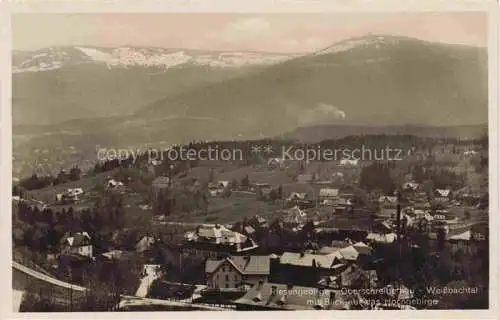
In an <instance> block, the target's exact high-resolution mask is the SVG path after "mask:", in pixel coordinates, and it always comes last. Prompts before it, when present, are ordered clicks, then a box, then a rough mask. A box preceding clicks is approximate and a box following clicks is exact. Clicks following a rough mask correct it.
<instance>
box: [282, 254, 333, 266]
mask: <svg viewBox="0 0 500 320" xmlns="http://www.w3.org/2000/svg"><path fill="white" fill-rule="evenodd" d="M341 258H342V255H341V254H340V252H338V251H335V252H332V253H330V254H313V253H299V252H284V253H283V254H282V255H281V258H280V264H289V265H293V266H300V267H312V266H313V261H314V262H315V263H316V267H319V268H323V269H330V268H331V267H332V265H333V263H334V262H335V259H341Z"/></svg>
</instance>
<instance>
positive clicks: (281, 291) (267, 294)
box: [235, 282, 347, 310]
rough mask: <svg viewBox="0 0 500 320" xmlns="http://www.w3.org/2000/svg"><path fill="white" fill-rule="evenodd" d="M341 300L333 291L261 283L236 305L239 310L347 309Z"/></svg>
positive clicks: (236, 302)
mask: <svg viewBox="0 0 500 320" xmlns="http://www.w3.org/2000/svg"><path fill="white" fill-rule="evenodd" d="M341 299H342V297H341V294H338V295H336V294H335V292H334V291H333V290H328V289H325V290H320V289H317V288H314V287H303V286H294V285H291V284H278V283H265V282H259V283H258V284H256V285H254V286H253V287H252V289H250V290H249V291H248V292H247V293H246V294H245V295H244V296H243V297H241V298H239V299H237V300H235V304H236V309H237V310H333V309H338V310H342V309H347V307H345V305H344V304H343V303H341V302H342V300H341Z"/></svg>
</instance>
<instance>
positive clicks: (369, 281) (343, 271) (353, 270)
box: [318, 263, 378, 290]
mask: <svg viewBox="0 0 500 320" xmlns="http://www.w3.org/2000/svg"><path fill="white" fill-rule="evenodd" d="M334 269H335V270H336V272H335V273H334V275H331V276H327V277H323V278H321V279H320V280H319V281H318V286H319V287H321V288H330V289H337V290H338V289H341V288H364V289H365V288H375V287H377V283H378V275H377V271H376V270H372V269H367V270H365V269H363V268H362V267H361V266H359V265H358V264H356V263H351V264H338V265H336V266H334Z"/></svg>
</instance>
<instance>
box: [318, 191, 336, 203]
mask: <svg viewBox="0 0 500 320" xmlns="http://www.w3.org/2000/svg"><path fill="white" fill-rule="evenodd" d="M338 198H339V189H332V188H322V189H320V190H319V194H318V201H319V202H320V203H322V202H323V201H325V200H337V199H338Z"/></svg>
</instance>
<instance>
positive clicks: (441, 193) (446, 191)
mask: <svg viewBox="0 0 500 320" xmlns="http://www.w3.org/2000/svg"><path fill="white" fill-rule="evenodd" d="M450 192H451V190H450V189H436V194H438V195H439V196H440V197H448V196H449V195H450Z"/></svg>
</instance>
